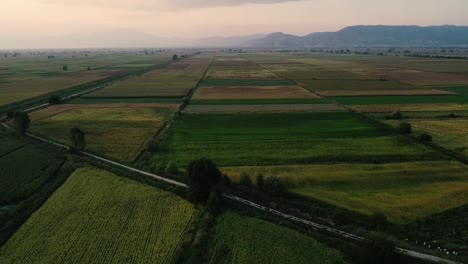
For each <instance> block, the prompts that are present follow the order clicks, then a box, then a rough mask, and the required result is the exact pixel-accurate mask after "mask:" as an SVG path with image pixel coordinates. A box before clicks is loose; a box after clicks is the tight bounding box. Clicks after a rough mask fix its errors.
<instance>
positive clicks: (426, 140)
mask: <svg viewBox="0 0 468 264" xmlns="http://www.w3.org/2000/svg"><path fill="white" fill-rule="evenodd" d="M419 142H421V143H430V142H432V136H431V135H429V134H427V133H422V134H421V135H419Z"/></svg>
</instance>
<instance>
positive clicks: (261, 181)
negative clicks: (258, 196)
mask: <svg viewBox="0 0 468 264" xmlns="http://www.w3.org/2000/svg"><path fill="white" fill-rule="evenodd" d="M255 182H256V183H257V188H258V189H260V190H263V185H264V184H265V178H264V177H263V175H262V174H259V175H257V178H256V179H255Z"/></svg>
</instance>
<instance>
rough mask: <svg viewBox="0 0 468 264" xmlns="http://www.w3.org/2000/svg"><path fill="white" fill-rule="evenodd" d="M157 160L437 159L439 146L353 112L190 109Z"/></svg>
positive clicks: (250, 162)
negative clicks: (415, 140)
mask: <svg viewBox="0 0 468 264" xmlns="http://www.w3.org/2000/svg"><path fill="white" fill-rule="evenodd" d="M161 147H162V150H161V152H160V153H159V154H156V155H155V156H154V157H153V162H167V161H173V162H176V163H177V164H179V165H186V164H187V163H188V162H189V161H190V160H192V159H195V158H201V157H205V158H210V159H213V160H214V161H215V162H216V163H217V164H218V165H220V166H235V165H271V164H276V165H280V164H306V163H317V162H332V161H381V162H384V161H405V160H433V159H440V158H441V157H440V156H439V155H438V154H436V153H434V152H433V151H431V150H429V149H427V148H425V147H422V146H418V145H415V144H414V143H411V142H410V141H409V140H406V139H403V138H399V137H397V136H394V135H393V133H392V132H390V131H388V130H387V129H386V128H382V127H376V126H375V125H373V124H370V123H369V122H368V121H366V120H364V119H363V118H361V117H358V116H356V115H353V114H351V113H346V112H343V113H280V114H184V115H182V116H181V117H180V118H179V119H177V121H176V122H175V123H174V124H173V125H172V128H171V130H170V131H169V132H168V134H167V135H166V138H165V140H164V141H163V143H162V145H161Z"/></svg>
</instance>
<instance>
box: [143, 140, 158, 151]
mask: <svg viewBox="0 0 468 264" xmlns="http://www.w3.org/2000/svg"><path fill="white" fill-rule="evenodd" d="M146 150H148V151H149V152H151V153H156V152H157V151H158V150H159V141H158V140H156V139H154V138H153V139H151V140H150V141H148V143H146Z"/></svg>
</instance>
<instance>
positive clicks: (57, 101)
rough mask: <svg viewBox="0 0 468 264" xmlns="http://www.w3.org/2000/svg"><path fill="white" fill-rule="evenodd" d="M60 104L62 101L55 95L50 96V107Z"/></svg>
mask: <svg viewBox="0 0 468 264" xmlns="http://www.w3.org/2000/svg"><path fill="white" fill-rule="evenodd" d="M61 102H62V100H61V99H60V97H59V96H57V95H52V96H50V97H49V104H51V105H56V104H60V103H61Z"/></svg>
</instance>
